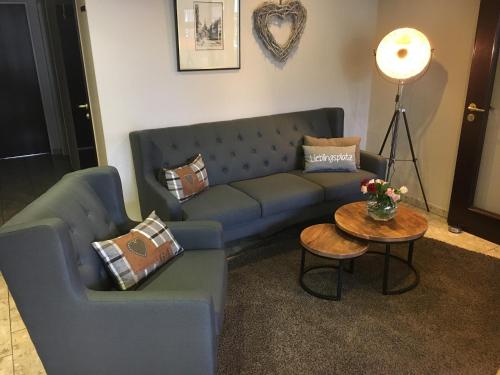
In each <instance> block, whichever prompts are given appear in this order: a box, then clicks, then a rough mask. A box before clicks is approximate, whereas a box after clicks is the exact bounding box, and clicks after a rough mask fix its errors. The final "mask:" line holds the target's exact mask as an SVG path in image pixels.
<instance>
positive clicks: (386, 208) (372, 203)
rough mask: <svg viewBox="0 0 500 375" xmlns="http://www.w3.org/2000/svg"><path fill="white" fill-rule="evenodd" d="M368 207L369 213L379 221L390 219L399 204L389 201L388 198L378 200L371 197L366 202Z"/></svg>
mask: <svg viewBox="0 0 500 375" xmlns="http://www.w3.org/2000/svg"><path fill="white" fill-rule="evenodd" d="M366 206H367V209H368V215H369V216H370V217H371V218H372V219H374V220H377V221H389V220H391V219H392V218H393V217H394V216H396V212H397V209H398V206H397V204H396V203H394V202H389V201H387V200H383V201H377V200H376V199H369V200H368V201H367V203H366Z"/></svg>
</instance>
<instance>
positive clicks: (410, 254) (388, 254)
mask: <svg viewBox="0 0 500 375" xmlns="http://www.w3.org/2000/svg"><path fill="white" fill-rule="evenodd" d="M413 245H414V241H410V242H409V245H408V257H407V258H406V259H404V258H401V257H399V256H396V255H393V254H391V245H390V244H385V252H381V251H368V252H367V254H374V255H382V256H384V274H383V283H382V294H386V295H391V294H403V293H406V292H408V291H410V290H412V289H413V288H415V287H416V286H417V285H418V284H419V282H420V274H419V273H418V271H417V269H416V268H415V267H414V266H413V264H412V263H413ZM391 258H392V259H394V260H396V261H398V262H401V263H403V264H405V265H407V266H408V268H409V270H410V271H411V272H412V273H413V274H414V276H415V279H414V281H413V282H412V283H410V284H408V285H407V286H405V287H403V288H400V289H391V290H389V288H388V286H389V265H390V260H391Z"/></svg>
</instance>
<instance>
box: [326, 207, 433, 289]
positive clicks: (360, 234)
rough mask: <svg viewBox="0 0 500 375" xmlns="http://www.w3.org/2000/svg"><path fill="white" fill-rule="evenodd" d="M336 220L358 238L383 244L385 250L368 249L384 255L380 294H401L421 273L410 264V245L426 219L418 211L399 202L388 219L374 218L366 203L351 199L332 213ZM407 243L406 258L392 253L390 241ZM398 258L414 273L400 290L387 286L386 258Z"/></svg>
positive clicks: (422, 228)
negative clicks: (395, 211)
mask: <svg viewBox="0 0 500 375" xmlns="http://www.w3.org/2000/svg"><path fill="white" fill-rule="evenodd" d="M335 223H336V224H337V227H338V228H339V229H341V230H342V231H344V232H346V233H348V234H350V235H351V236H354V237H356V238H359V239H363V240H367V241H370V242H378V243H383V244H385V252H377V251H369V252H368V253H369V254H377V255H383V256H384V257H385V259H384V276H383V282H382V293H383V294H402V293H405V292H408V291H409V290H412V289H413V288H415V287H416V286H417V285H418V283H419V281H420V275H419V273H418V271H417V269H416V268H415V267H414V266H413V244H414V242H415V241H416V240H418V239H419V238H421V237H422V236H423V235H424V234H425V232H426V231H427V227H428V224H427V219H426V218H425V217H424V216H422V215H420V214H419V213H418V212H416V211H414V210H412V209H410V208H408V207H405V206H403V205H400V206H399V207H398V212H397V214H396V216H395V217H394V218H393V219H391V220H389V221H376V220H374V219H372V218H371V217H369V216H368V213H367V209H366V202H354V203H349V204H346V205H344V206H342V207H340V208H339V209H338V210H337V211H336V212H335ZM402 242H403V243H404V242H408V256H407V258H406V259H403V258H400V257H398V256H396V255H393V254H391V244H393V243H402ZM391 259H394V260H397V261H399V262H402V263H403V264H406V265H407V267H408V268H409V269H410V270H411V271H412V272H413V273H414V275H415V279H414V281H413V282H412V283H411V284H409V285H407V286H405V287H403V288H400V289H393V290H389V289H388V280H389V261H390V260H391Z"/></svg>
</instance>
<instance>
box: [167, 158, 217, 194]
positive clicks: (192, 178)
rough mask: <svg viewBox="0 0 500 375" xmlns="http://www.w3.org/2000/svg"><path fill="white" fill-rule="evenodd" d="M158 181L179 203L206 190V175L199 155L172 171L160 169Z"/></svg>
mask: <svg viewBox="0 0 500 375" xmlns="http://www.w3.org/2000/svg"><path fill="white" fill-rule="evenodd" d="M158 180H159V181H160V183H161V184H162V185H163V186H165V188H166V189H167V190H168V191H169V192H170V193H171V194H172V195H173V196H174V197H176V198H177V199H178V200H179V201H181V202H184V201H187V200H188V199H189V198H191V197H193V196H194V195H196V194H198V193H200V192H202V191H203V190H205V189H206V188H208V185H209V183H208V175H207V170H206V168H205V163H204V162H203V158H202V157H201V154H198V155H196V156H195V157H194V158H193V160H192V161H190V162H188V163H187V164H185V165H182V166H180V167H177V168H174V169H168V168H161V169H160V172H159V174H158Z"/></svg>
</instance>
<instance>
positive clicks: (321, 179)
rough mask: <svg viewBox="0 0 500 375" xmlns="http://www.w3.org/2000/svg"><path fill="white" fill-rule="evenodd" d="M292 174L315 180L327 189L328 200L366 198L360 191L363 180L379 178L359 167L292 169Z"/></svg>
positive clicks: (326, 196) (326, 197)
mask: <svg viewBox="0 0 500 375" xmlns="http://www.w3.org/2000/svg"><path fill="white" fill-rule="evenodd" d="M290 174H293V175H295V176H300V177H302V178H305V179H307V180H308V181H311V182H314V183H315V184H318V185H320V186H322V187H323V188H324V189H325V199H326V200H327V201H332V200H338V199H345V198H348V197H351V198H353V199H358V196H359V200H362V199H364V198H363V194H361V191H360V184H361V181H362V180H363V179H365V178H368V179H371V178H377V176H376V175H375V174H374V173H371V172H368V171H365V170H363V169H358V170H357V172H316V173H304V172H303V171H302V170H295V171H291V172H290Z"/></svg>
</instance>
